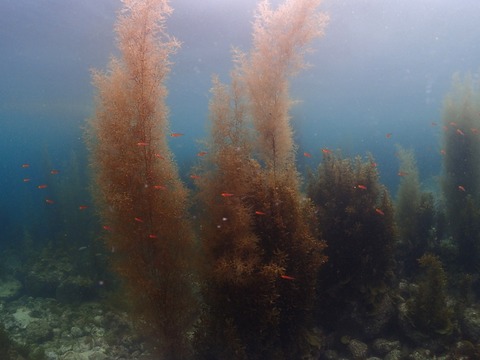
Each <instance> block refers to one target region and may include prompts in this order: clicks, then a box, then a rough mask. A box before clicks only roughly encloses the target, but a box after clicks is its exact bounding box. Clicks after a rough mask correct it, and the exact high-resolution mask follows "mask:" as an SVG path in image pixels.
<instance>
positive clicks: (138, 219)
mask: <svg viewBox="0 0 480 360" xmlns="http://www.w3.org/2000/svg"><path fill="white" fill-rule="evenodd" d="M134 220H135V221H137V222H141V223H143V222H144V221H143V220H142V219H140V218H138V217H136V218H134Z"/></svg>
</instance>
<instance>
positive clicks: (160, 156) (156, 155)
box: [155, 154, 165, 160]
mask: <svg viewBox="0 0 480 360" xmlns="http://www.w3.org/2000/svg"><path fill="white" fill-rule="evenodd" d="M155 157H157V158H159V159H161V160H165V158H164V157H163V156H162V155H160V154H155Z"/></svg>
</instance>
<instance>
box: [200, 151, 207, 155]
mask: <svg viewBox="0 0 480 360" xmlns="http://www.w3.org/2000/svg"><path fill="white" fill-rule="evenodd" d="M207 154H208V153H207V152H206V151H200V152H199V153H197V156H205V155H207Z"/></svg>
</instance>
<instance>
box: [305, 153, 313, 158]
mask: <svg viewBox="0 0 480 360" xmlns="http://www.w3.org/2000/svg"><path fill="white" fill-rule="evenodd" d="M303 156H305V157H307V158H311V157H312V154H310V153H308V152H304V153H303Z"/></svg>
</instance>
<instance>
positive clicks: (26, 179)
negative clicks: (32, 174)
mask: <svg viewBox="0 0 480 360" xmlns="http://www.w3.org/2000/svg"><path fill="white" fill-rule="evenodd" d="M30 180H32V179H30V178H25V179H23V182H30Z"/></svg>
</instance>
